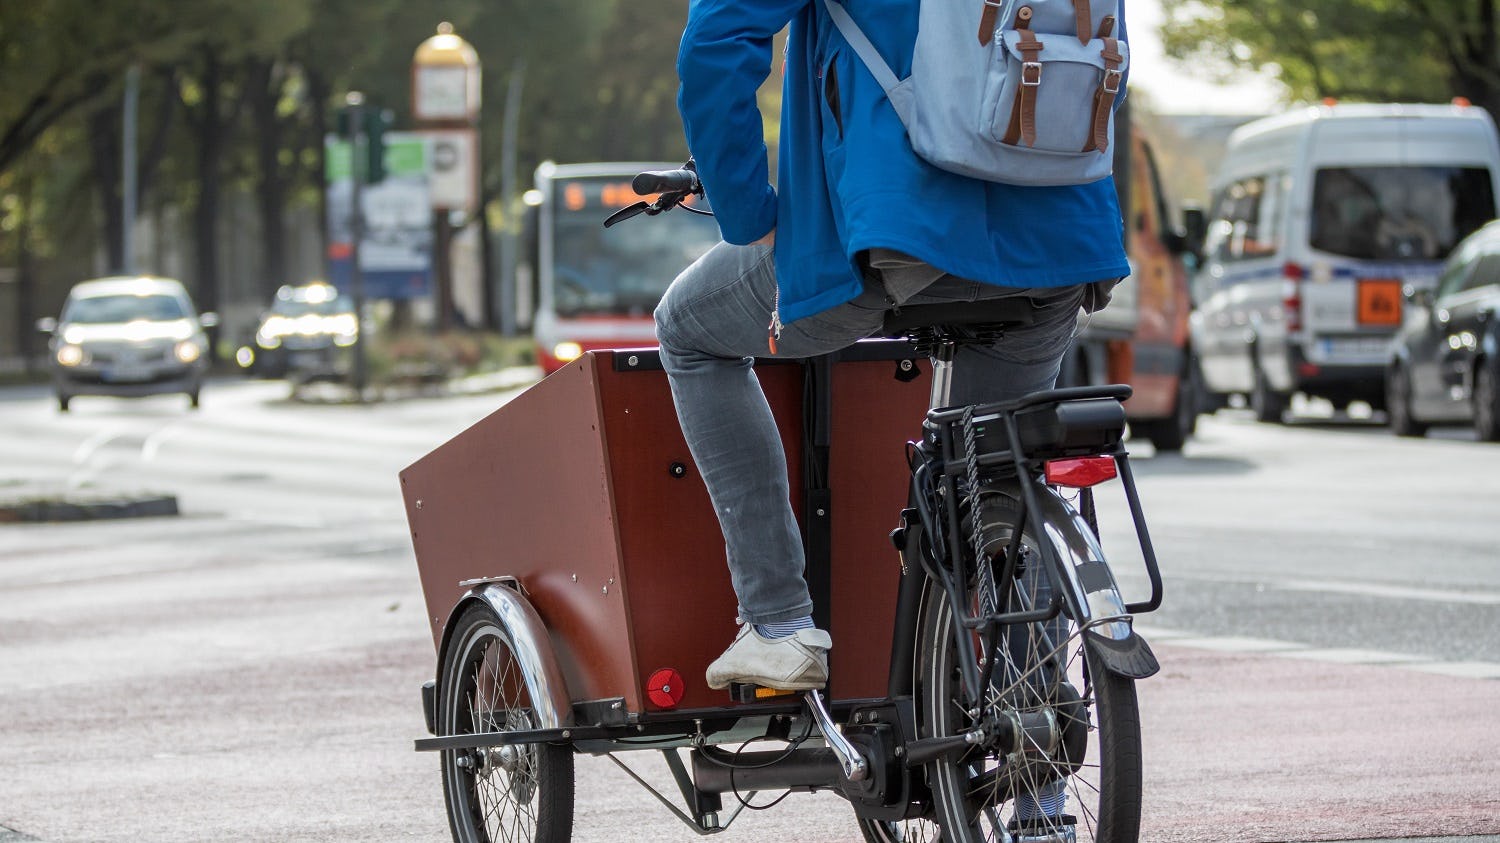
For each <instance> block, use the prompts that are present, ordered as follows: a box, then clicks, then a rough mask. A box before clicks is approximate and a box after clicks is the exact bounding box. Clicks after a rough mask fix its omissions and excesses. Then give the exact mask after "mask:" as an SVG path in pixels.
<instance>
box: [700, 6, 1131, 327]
mask: <svg viewBox="0 0 1500 843" xmlns="http://www.w3.org/2000/svg"><path fill="white" fill-rule="evenodd" d="M975 2H979V0H975ZM844 6H845V8H846V9H848V11H849V14H850V16H851V17H853V18H854V19H855V21H856V22H857V23H858V24H859V27H860V28H861V29H862V30H864V32H865V33H866V34H867V35H868V36H869V38H870V40H871V41H872V42H873V43H874V44H875V46H876V48H877V49H878V50H879V51H880V53H881V55H883V56H884V57H885V58H886V61H887V62H888V63H889V64H890V66H891V68H892V70H894V71H895V72H896V74H897V76H898V77H905V76H907V75H908V74H909V73H910V72H911V57H912V48H913V43H914V40H915V33H916V31H917V11H918V9H917V7H918V4H917V2H915V1H914V0H844ZM789 22H790V25H791V26H790V31H789V33H788V40H787V51H786V58H785V66H784V73H785V79H784V80H783V87H782V105H781V141H780V148H779V153H778V172H777V188H776V189H773V188H772V186H771V184H770V173H769V168H768V164H767V160H766V146H765V143H764V141H763V140H762V138H763V132H762V124H761V118H760V112H759V110H758V109H757V107H756V99H755V95H756V89H757V88H758V87H759V86H760V84H761V82H762V81H763V80H764V79H765V78H766V76H767V74H768V73H769V72H770V65H771V39H772V36H774V35H775V34H776V33H777V32H779V31H781V29H782V28H783V27H784V26H786V25H787V24H788V23H789ZM1121 32H1122V35H1123V32H1124V29H1123V26H1122V28H1121ZM677 73H678V77H679V78H680V80H681V87H680V89H679V92H678V108H679V110H680V111H681V113H682V119H683V124H684V127H685V129H686V132H687V140H688V148H689V149H690V150H691V151H692V153H693V156H694V158H695V160H696V161H697V165H698V170H699V173H700V174H701V176H702V179H703V184H704V187H705V189H706V190H707V192H708V197H709V201H710V204H711V205H712V207H713V209H714V213H715V214H716V215H717V216H718V221H719V230H720V232H721V234H722V235H723V237H724V239H725V240H726V241H728V242H730V243H737V244H745V243H751V242H754V241H755V240H757V239H759V238H761V237H763V236H765V234H766V233H767V232H769V231H771V229H772V228H773V227H774V228H775V229H776V275H777V286H778V307H779V314H780V317H781V320H782V321H783V322H791V321H793V320H796V319H801V318H803V317H805V316H810V315H812V314H814V313H818V312H819V311H822V310H825V309H827V308H830V307H833V306H835V305H839V304H842V303H844V302H847V301H849V300H850V299H852V298H854V297H855V296H857V295H859V293H860V291H861V289H862V285H861V281H860V275H859V270H858V267H857V265H856V263H855V259H854V256H855V255H856V253H858V252H860V251H863V250H865V249H869V248H871V247H876V246H879V247H885V248H889V249H895V250H897V251H901V252H905V253H906V254H909V255H911V256H913V257H916V258H919V259H921V260H924V261H926V262H928V263H930V264H932V265H933V266H936V267H938V268H940V269H942V270H944V271H946V272H948V273H951V274H953V275H957V276H959V277H962V278H968V279H972V280H975V281H982V282H986V283H991V284H999V285H1004V286H1010V287H1055V286H1064V285H1068V284H1079V283H1085V282H1089V281H1098V280H1103V279H1112V278H1119V277H1122V276H1124V275H1126V274H1128V272H1129V268H1128V266H1127V264H1126V261H1125V248H1124V244H1123V229H1122V223H1121V219H1120V208H1119V202H1118V200H1117V198H1116V196H1115V188H1114V180H1113V179H1112V178H1106V179H1101V180H1099V181H1096V182H1092V183H1090V184H1086V185H1080V186H1073V187H1017V186H1011V185H1003V184H996V183H992V182H984V181H978V180H975V179H970V178H966V177H964V176H959V175H955V174H953V173H949V172H946V171H944V170H940V169H938V168H936V167H933V166H932V165H930V164H928V163H926V162H925V161H923V160H921V159H920V158H918V157H917V156H916V154H915V153H914V152H913V151H912V148H911V144H910V143H909V142H908V141H907V139H906V134H905V130H904V128H903V127H902V125H901V121H900V118H898V117H897V116H896V112H895V110H894V109H892V108H891V105H890V102H889V101H888V100H887V99H886V96H885V91H884V90H882V89H881V87H880V84H879V83H878V82H876V81H875V79H874V77H873V76H871V75H870V73H869V71H867V70H866V69H865V67H864V64H863V63H862V62H861V61H860V60H859V57H858V56H857V55H855V53H854V51H853V50H852V49H850V48H849V46H848V44H847V43H846V42H845V41H844V39H843V36H842V35H840V34H839V32H838V30H837V28H836V27H835V26H834V25H833V22H832V21H831V20H830V19H829V17H828V12H827V10H826V9H825V8H824V7H823V4H822V0H691V2H690V4H689V7H688V21H687V27H686V29H685V30H684V31H683V34H682V45H681V49H680V51H679V53H678V58H677Z"/></svg>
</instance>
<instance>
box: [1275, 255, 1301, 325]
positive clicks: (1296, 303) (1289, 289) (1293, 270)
mask: <svg viewBox="0 0 1500 843" xmlns="http://www.w3.org/2000/svg"><path fill="white" fill-rule="evenodd" d="M1281 277H1282V278H1284V279H1286V280H1285V282H1284V286H1283V287H1282V293H1281V312H1282V314H1283V315H1284V316H1285V318H1286V329H1287V330H1288V331H1300V330H1302V279H1303V278H1305V277H1307V270H1305V269H1303V268H1302V267H1301V266H1300V265H1299V264H1295V263H1287V264H1284V265H1283V266H1282V267H1281Z"/></svg>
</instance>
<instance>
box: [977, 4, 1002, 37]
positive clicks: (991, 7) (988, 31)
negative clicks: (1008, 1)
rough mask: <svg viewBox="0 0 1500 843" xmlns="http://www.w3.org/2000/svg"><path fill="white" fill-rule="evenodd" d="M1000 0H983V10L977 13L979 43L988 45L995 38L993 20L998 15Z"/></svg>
mask: <svg viewBox="0 0 1500 843" xmlns="http://www.w3.org/2000/svg"><path fill="white" fill-rule="evenodd" d="M1000 3H1001V0H984V11H983V12H982V13H981V14H980V15H979V45H980V46H981V47H988V46H989V45H990V41H993V40H994V38H995V21H996V19H998V18H999V17H1000Z"/></svg>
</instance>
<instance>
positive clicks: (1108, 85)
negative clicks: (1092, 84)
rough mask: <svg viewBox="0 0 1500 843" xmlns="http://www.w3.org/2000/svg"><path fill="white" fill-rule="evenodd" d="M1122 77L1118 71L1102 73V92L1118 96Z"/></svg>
mask: <svg viewBox="0 0 1500 843" xmlns="http://www.w3.org/2000/svg"><path fill="white" fill-rule="evenodd" d="M1124 75H1125V74H1123V73H1121V72H1120V71H1118V70H1106V71H1104V92H1105V93H1106V94H1118V93H1119V92H1120V78H1121V77H1122V76H1124Z"/></svg>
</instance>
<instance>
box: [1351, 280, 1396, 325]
mask: <svg viewBox="0 0 1500 843" xmlns="http://www.w3.org/2000/svg"><path fill="white" fill-rule="evenodd" d="M1401 313H1402V296H1401V282H1400V281H1399V280H1397V279H1395V278H1361V279H1360V280H1359V298H1358V300H1357V308H1356V309H1355V315H1356V316H1357V317H1358V319H1359V324H1361V325H1370V326H1386V327H1394V326H1397V325H1400V324H1401Z"/></svg>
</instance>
